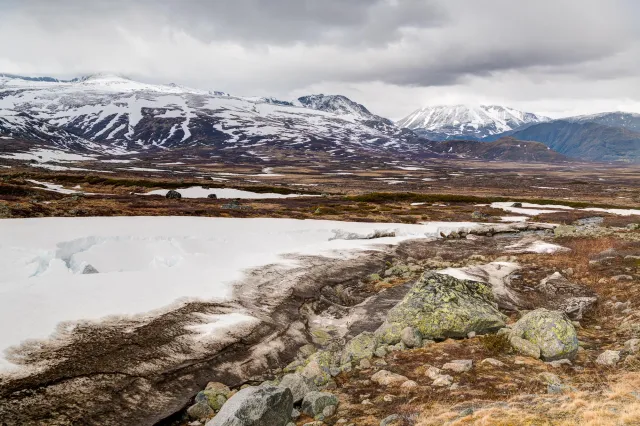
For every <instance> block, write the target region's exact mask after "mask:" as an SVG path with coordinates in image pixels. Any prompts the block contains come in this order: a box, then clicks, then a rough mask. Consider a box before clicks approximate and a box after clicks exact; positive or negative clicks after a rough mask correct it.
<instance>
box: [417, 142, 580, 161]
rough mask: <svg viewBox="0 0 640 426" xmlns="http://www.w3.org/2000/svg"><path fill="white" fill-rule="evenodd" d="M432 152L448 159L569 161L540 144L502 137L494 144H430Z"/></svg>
mask: <svg viewBox="0 0 640 426" xmlns="http://www.w3.org/2000/svg"><path fill="white" fill-rule="evenodd" d="M429 146H430V148H431V150H432V151H433V152H437V153H440V154H445V155H446V156H448V157H458V158H469V159H480V160H491V161H514V162H544V163H558V162H566V161H571V159H570V158H568V157H567V156H565V155H562V154H559V153H557V152H555V151H554V150H552V149H550V148H549V147H547V146H546V145H544V144H543V143H540V142H531V141H520V140H517V139H514V138H510V137H504V138H502V139H499V140H497V141H494V142H480V141H469V140H453V141H441V142H430V143H429Z"/></svg>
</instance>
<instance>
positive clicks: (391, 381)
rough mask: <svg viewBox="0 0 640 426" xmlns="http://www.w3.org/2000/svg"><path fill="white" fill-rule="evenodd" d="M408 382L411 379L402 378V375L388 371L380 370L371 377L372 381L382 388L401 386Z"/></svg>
mask: <svg viewBox="0 0 640 426" xmlns="http://www.w3.org/2000/svg"><path fill="white" fill-rule="evenodd" d="M407 380H409V379H407V378H406V377H405V376H401V375H400V374H396V373H392V372H390V371H387V370H380V371H378V372H377V373H376V374H374V375H373V376H371V381H372V382H374V383H377V384H379V385H381V386H400V385H402V384H403V383H404V382H406V381H407Z"/></svg>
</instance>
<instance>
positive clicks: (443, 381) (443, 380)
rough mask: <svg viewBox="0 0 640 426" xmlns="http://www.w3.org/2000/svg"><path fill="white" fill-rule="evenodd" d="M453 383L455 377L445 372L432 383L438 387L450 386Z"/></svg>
mask: <svg viewBox="0 0 640 426" xmlns="http://www.w3.org/2000/svg"><path fill="white" fill-rule="evenodd" d="M452 383H453V377H451V376H449V375H448V374H443V375H440V376H438V377H436V378H435V380H434V381H433V383H432V385H433V386H438V387H445V386H450V385H451V384H452Z"/></svg>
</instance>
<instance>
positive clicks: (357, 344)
mask: <svg viewBox="0 0 640 426" xmlns="http://www.w3.org/2000/svg"><path fill="white" fill-rule="evenodd" d="M377 346H378V338H377V337H376V336H375V335H374V334H373V333H371V332H368V331H365V332H362V333H360V334H358V335H357V336H356V337H354V338H353V339H351V340H350V341H349V343H347V345H346V346H345V348H344V350H343V351H342V358H341V359H340V364H348V363H350V362H358V361H360V360H361V359H371V358H373V353H374V352H375V350H376V347H377Z"/></svg>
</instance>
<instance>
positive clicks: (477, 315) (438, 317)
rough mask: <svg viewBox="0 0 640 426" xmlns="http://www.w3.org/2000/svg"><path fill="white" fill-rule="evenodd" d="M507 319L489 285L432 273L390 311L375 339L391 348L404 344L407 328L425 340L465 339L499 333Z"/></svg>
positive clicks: (423, 278)
mask: <svg viewBox="0 0 640 426" xmlns="http://www.w3.org/2000/svg"><path fill="white" fill-rule="evenodd" d="M505 318H506V317H505V316H504V315H503V314H501V313H500V311H498V307H497V304H496V303H495V299H494V297H493V293H492V291H491V288H490V287H488V286H487V285H486V284H483V283H480V282H476V281H468V280H460V279H457V278H454V277H452V276H449V275H444V274H438V273H433V272H429V273H425V274H424V275H423V276H422V277H421V278H420V280H419V281H418V282H417V283H416V284H415V285H414V286H413V288H412V289H411V290H410V291H409V293H408V294H407V295H406V296H405V297H404V299H403V300H402V301H400V303H398V304H397V305H396V306H395V307H393V308H392V309H391V310H390V311H389V314H388V315H387V320H386V321H385V323H384V324H382V326H380V328H379V329H378V330H377V331H376V335H377V336H378V338H379V340H380V341H381V342H383V343H386V344H390V345H394V344H397V343H398V342H400V341H401V338H402V331H403V330H404V329H405V328H406V327H413V328H414V329H416V330H417V331H418V332H420V334H421V335H422V337H423V338H425V339H444V338H447V337H458V338H463V337H466V336H467V334H468V333H469V332H472V331H474V332H476V333H478V334H484V333H488V332H492V331H497V330H499V329H500V328H502V327H504V325H505V322H504V321H505Z"/></svg>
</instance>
